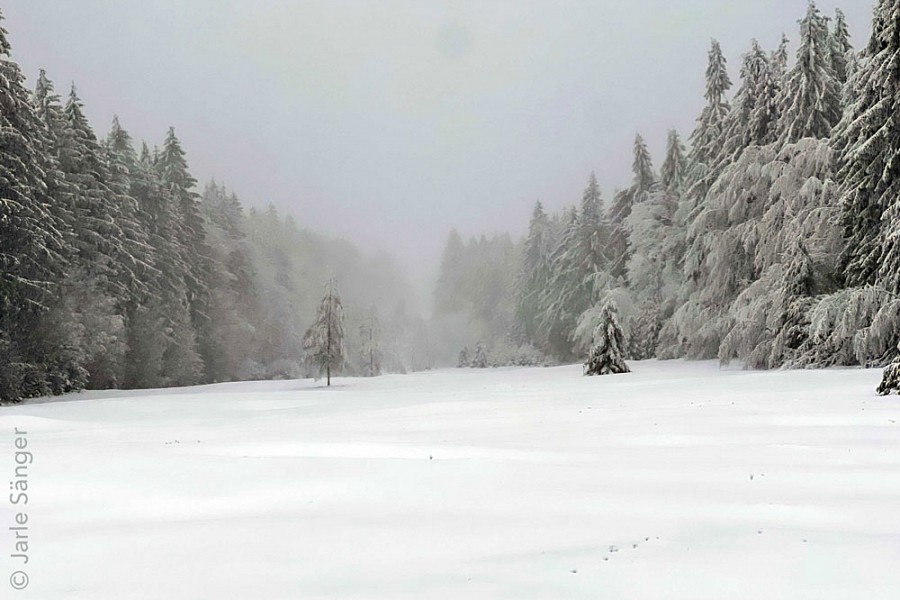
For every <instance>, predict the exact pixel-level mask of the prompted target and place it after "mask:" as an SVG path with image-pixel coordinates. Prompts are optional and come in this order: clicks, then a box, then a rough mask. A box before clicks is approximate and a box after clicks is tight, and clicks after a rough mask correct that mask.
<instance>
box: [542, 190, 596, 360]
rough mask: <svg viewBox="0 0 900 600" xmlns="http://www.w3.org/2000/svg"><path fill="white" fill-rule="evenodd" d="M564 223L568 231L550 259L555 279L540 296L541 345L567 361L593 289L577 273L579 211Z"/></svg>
mask: <svg viewBox="0 0 900 600" xmlns="http://www.w3.org/2000/svg"><path fill="white" fill-rule="evenodd" d="M565 219H566V223H565V229H564V231H563V233H562V235H561V236H560V238H559V240H558V242H557V244H556V248H554V250H553V254H552V255H551V257H550V262H551V273H552V275H551V278H550V282H549V285H547V286H546V287H545V288H544V290H543V292H542V295H541V305H542V307H543V313H542V314H541V320H540V323H539V327H540V338H541V342H542V344H541V345H543V346H544V347H546V348H547V349H548V350H549V351H550V352H552V353H553V354H554V355H555V356H559V357H563V358H568V357H569V356H570V355H571V341H570V339H569V335H570V333H571V332H572V330H573V329H574V327H575V320H576V319H577V318H578V315H580V314H581V312H583V311H584V310H585V309H586V308H587V306H589V303H590V298H589V294H590V293H591V292H592V289H591V286H590V283H589V282H586V281H585V273H582V272H581V271H580V270H579V269H578V262H579V261H578V258H577V256H576V250H577V248H579V247H580V244H579V243H578V234H579V226H578V211H577V210H576V209H575V208H574V207H573V208H571V209H570V210H568V211H567V212H566V217H565Z"/></svg>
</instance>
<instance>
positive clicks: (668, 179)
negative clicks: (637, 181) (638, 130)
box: [660, 129, 688, 195]
mask: <svg viewBox="0 0 900 600" xmlns="http://www.w3.org/2000/svg"><path fill="white" fill-rule="evenodd" d="M687 171H688V162H687V155H686V150H685V148H684V144H683V143H682V142H681V136H679V135H678V132H677V131H675V130H674V129H673V130H671V131H669V137H668V141H667V143H666V159H665V160H664V161H663V165H662V170H661V172H660V183H662V185H663V187H664V188H665V189H666V190H669V191H670V192H672V193H673V194H675V195H680V194H681V193H682V192H683V191H684V186H685V180H686V178H687Z"/></svg>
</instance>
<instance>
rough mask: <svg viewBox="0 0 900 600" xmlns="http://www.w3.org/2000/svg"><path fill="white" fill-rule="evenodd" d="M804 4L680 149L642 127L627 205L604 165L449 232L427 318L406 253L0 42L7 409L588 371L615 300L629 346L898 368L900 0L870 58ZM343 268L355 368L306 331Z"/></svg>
mask: <svg viewBox="0 0 900 600" xmlns="http://www.w3.org/2000/svg"><path fill="white" fill-rule="evenodd" d="M798 16H800V17H801V18H800V20H799V27H798V28H797V30H796V31H795V32H794V33H793V38H794V42H793V43H792V42H790V41H789V36H784V37H783V40H782V42H781V43H780V44H779V45H778V47H775V48H764V47H763V46H762V45H761V44H760V43H759V42H758V41H757V40H749V41H748V43H747V46H746V51H745V53H744V55H743V57H742V59H741V61H740V64H739V65H735V66H731V65H729V64H728V62H727V60H726V58H725V54H724V52H723V50H722V46H721V45H720V43H719V42H718V41H715V40H713V41H712V42H711V44H710V48H709V51H708V55H707V62H706V65H705V69H704V65H701V64H698V65H697V69H698V73H700V72H701V71H704V72H705V77H706V85H705V90H704V93H703V98H702V99H701V98H700V94H699V92H698V98H697V100H698V107H699V114H698V116H697V119H696V124H695V127H694V130H693V131H691V132H681V133H679V132H677V131H670V132H669V135H668V143H667V147H666V151H665V155H664V156H662V157H661V158H662V160H661V161H655V160H654V157H653V156H652V155H651V152H650V150H649V149H648V147H647V145H646V143H645V142H644V139H643V137H642V136H641V135H640V134H638V135H636V136H635V139H634V143H633V145H632V146H631V148H629V149H623V150H628V151H629V152H630V153H631V155H632V157H633V160H632V169H631V172H630V173H623V175H622V180H623V181H626V182H627V185H626V186H625V187H624V188H622V189H618V190H616V191H615V192H614V193H612V194H608V195H606V196H604V193H603V191H602V190H603V189H604V186H605V185H606V183H607V182H600V181H598V180H597V178H596V177H595V175H594V174H593V173H590V174H588V173H585V178H584V181H585V183H584V191H583V193H582V194H581V197H580V198H572V204H571V205H570V206H568V207H566V208H564V209H563V210H561V211H559V212H556V213H552V212H548V211H547V210H546V208H545V206H546V205H545V204H542V203H540V202H538V203H536V204H535V205H534V206H533V209H532V214H531V221H530V224H529V227H528V231H527V235H525V236H524V237H523V238H522V239H516V238H514V237H512V236H511V235H510V234H506V233H503V234H497V235H493V236H487V235H480V236H475V237H472V238H470V239H467V240H464V239H463V237H462V236H460V235H459V233H458V232H456V231H455V230H454V231H451V233H450V234H449V236H448V239H447V244H446V248H445V251H444V254H443V257H442V261H441V264H440V268H439V277H438V279H437V283H436V286H435V289H434V306H433V314H432V318H431V320H430V321H426V320H425V319H424V318H422V317H421V316H420V315H419V313H418V310H417V307H416V303H415V300H414V294H413V292H412V290H411V289H410V286H409V285H408V284H407V282H406V281H405V279H404V276H403V275H402V273H401V272H400V271H399V269H398V268H397V267H396V266H395V264H394V263H393V261H392V260H391V259H390V258H389V257H387V256H385V255H378V256H375V257H367V256H364V255H362V254H361V253H360V252H359V251H358V250H357V249H356V248H355V247H353V246H352V244H350V243H348V242H345V241H341V240H332V239H326V238H324V237H322V236H319V235H317V234H315V233H313V232H310V231H307V230H304V229H302V228H301V227H300V226H299V225H298V224H297V222H296V221H295V219H294V217H292V216H291V215H280V214H278V212H277V211H276V210H275V209H274V208H273V207H272V206H271V205H270V206H269V207H268V208H266V209H263V210H259V209H250V210H249V211H247V210H245V209H244V208H243V206H242V204H241V201H240V200H239V199H238V197H237V196H236V195H235V193H234V192H232V191H230V190H228V189H227V188H226V187H225V186H223V185H221V184H220V183H217V182H215V181H212V182H209V183H207V184H205V185H204V186H198V183H197V181H196V179H195V178H194V177H193V176H192V175H191V171H190V166H189V163H188V152H187V150H186V149H185V148H184V147H183V146H182V143H181V141H180V139H179V138H178V135H177V133H176V130H175V129H174V128H170V129H169V130H168V131H167V132H166V134H165V136H164V137H163V139H162V140H161V142H160V145H159V146H153V145H151V144H148V143H146V142H136V141H135V140H134V139H133V138H132V136H131V135H130V134H129V132H128V131H127V130H126V129H125V127H124V126H123V124H122V123H120V122H119V120H118V118H114V119H113V120H112V124H111V126H110V129H109V132H108V133H107V134H106V135H105V136H98V135H97V134H96V133H95V130H94V129H93V127H92V125H91V123H89V122H88V119H87V118H86V117H85V114H84V104H83V100H82V98H81V95H80V93H79V90H78V89H77V88H76V87H75V86H74V85H73V86H72V87H71V88H69V89H67V90H66V91H65V93H63V94H61V93H60V92H58V91H57V90H56V88H55V86H54V84H53V81H52V80H51V79H50V77H49V76H48V75H47V73H45V72H44V71H40V72H39V73H38V74H37V78H36V80H35V84H34V86H33V88H34V89H33V91H31V90H29V89H26V87H25V78H24V75H23V74H22V72H21V70H20V69H19V67H18V65H17V64H16V62H15V61H14V60H13V59H12V55H11V48H10V44H9V42H8V39H7V35H6V32H5V30H3V31H0V55H2V60H0V75H2V77H0V108H2V113H0V136H2V138H0V141H2V143H0V192H2V194H0V269H2V279H0V399H2V400H4V401H18V400H21V399H23V398H27V397H34V396H40V395H47V394H58V393H64V392H68V391H75V390H79V389H83V388H86V387H87V388H110V387H128V388H133V387H164V386H178V385H191V384H196V383H204V382H217V381H229V380H236V379H238V380H240V379H259V378H286V377H301V376H311V375H314V374H315V373H316V372H317V370H318V368H319V366H321V365H323V364H327V365H333V366H335V367H338V366H340V367H341V372H342V373H344V374H348V375H362V376H374V375H377V374H379V373H381V372H406V371H409V370H417V369H425V368H430V367H431V366H433V365H436V364H439V365H456V364H458V365H461V366H462V365H466V366H477V367H487V366H499V365H536V364H549V363H553V362H580V361H583V360H584V359H585V357H587V356H588V355H589V354H591V352H592V348H596V346H597V338H596V332H597V331H598V327H601V328H602V327H604V326H605V325H604V324H608V323H609V322H610V314H611V313H610V310H607V309H606V308H605V307H610V306H616V307H617V315H616V317H615V319H614V320H615V321H616V323H617V327H618V328H620V330H621V341H620V342H619V341H617V342H616V345H617V348H618V349H619V351H620V352H621V353H622V358H623V359H628V360H640V359H647V358H660V359H671V358H688V359H718V360H720V361H722V362H723V363H727V362H729V361H738V362H740V363H741V364H743V365H745V366H747V367H750V368H767V369H769V368H778V367H783V366H789V367H827V366H832V365H864V366H876V365H877V366H884V365H887V364H889V363H891V361H892V360H894V359H895V358H897V356H898V350H897V347H898V341H900V300H898V299H897V296H898V293H900V242H898V240H900V234H898V232H900V209H898V204H897V198H898V197H900V190H898V189H897V186H898V184H897V183H896V182H897V181H898V176H900V172H898V169H900V167H898V161H897V160H896V157H897V155H898V154H900V132H898V131H897V125H896V124H895V118H894V115H895V114H896V113H897V110H898V108H900V107H898V106H897V98H898V97H900V75H898V70H897V69H896V68H895V67H896V62H897V61H898V60H900V44H898V42H897V40H896V39H895V38H896V35H895V33H896V30H897V24H898V23H900V2H898V1H896V0H880V1H879V2H878V4H877V5H876V7H875V14H874V19H873V29H872V33H871V38H870V40H869V41H868V43H867V44H866V46H865V47H864V48H862V49H861V50H859V51H857V50H856V49H855V48H853V46H852V44H851V41H850V36H849V33H848V28H847V23H846V20H845V17H844V15H843V13H842V12H841V11H839V10H838V11H836V12H835V14H834V15H833V16H831V15H825V14H823V13H822V11H821V10H820V9H819V8H818V7H817V6H816V4H815V3H814V2H811V3H810V4H809V6H808V9H807V11H806V13H805V14H804V15H798ZM732 71H733V72H732ZM329 269H330V270H329ZM332 271H333V272H334V274H335V275H336V276H338V277H339V279H340V281H341V287H342V290H343V292H344V294H343V296H342V297H341V299H342V302H341V304H342V306H343V308H344V309H345V310H346V315H345V316H346V322H345V323H344V324H343V326H342V338H341V339H342V342H343V343H342V344H341V350H342V352H341V359H342V360H340V361H337V360H331V358H334V357H331V358H329V360H328V361H326V363H322V362H321V361H319V362H317V361H316V360H312V359H311V357H312V356H316V355H317V354H316V353H317V352H319V351H320V350H321V347H320V345H319V344H318V343H317V342H318V341H321V340H320V339H319V337H320V336H318V333H317V332H319V329H318V328H316V327H314V328H313V329H312V330H309V329H308V328H309V325H310V323H313V322H317V323H318V322H320V321H321V316H322V314H321V307H322V306H323V305H321V304H320V297H319V291H320V290H321V289H322V286H323V285H324V284H325V283H326V282H327V281H328V278H329V276H330V275H329V273H330V272H332ZM328 297H332V299H333V298H334V297H335V296H326V299H327V298H328ZM329 306H333V303H330V304H329ZM317 318H319V320H318V321H317ZM326 331H327V330H326ZM310 332H312V334H310ZM305 334H308V335H305ZM313 334H315V335H313ZM304 339H305V342H304ZM616 339H618V338H616ZM326 354H328V355H329V356H331V354H329V353H328V352H326ZM318 356H321V354H318ZM328 370H329V369H327V368H326V371H328ZM897 372H900V368H898V367H896V365H895V367H894V368H893V369H892V370H891V371H890V373H894V374H895V373H897ZM888 379H890V381H893V379H891V378H890V377H889V378H888ZM890 381H888V380H886V383H885V385H884V386H883V388H884V389H885V390H890V389H893V388H895V387H897V386H896V384H893V383H890Z"/></svg>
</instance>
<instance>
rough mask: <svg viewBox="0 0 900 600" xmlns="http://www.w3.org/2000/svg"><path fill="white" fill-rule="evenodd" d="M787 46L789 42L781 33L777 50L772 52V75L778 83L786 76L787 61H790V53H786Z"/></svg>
mask: <svg viewBox="0 0 900 600" xmlns="http://www.w3.org/2000/svg"><path fill="white" fill-rule="evenodd" d="M789 46H790V40H789V39H788V36H787V35H785V34H783V33H782V34H781V43H779V44H778V48H777V49H776V50H775V51H774V52H772V57H771V64H772V74H773V75H774V76H775V78H776V79H777V80H778V81H779V82H780V81H781V80H782V79H783V78H784V76H785V75H786V74H787V68H788V60H790V53H789V52H788V47H789Z"/></svg>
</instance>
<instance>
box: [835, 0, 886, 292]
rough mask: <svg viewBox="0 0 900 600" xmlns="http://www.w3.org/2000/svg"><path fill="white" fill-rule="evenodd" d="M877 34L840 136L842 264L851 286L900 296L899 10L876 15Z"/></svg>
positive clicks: (883, 7) (879, 8)
mask: <svg viewBox="0 0 900 600" xmlns="http://www.w3.org/2000/svg"><path fill="white" fill-rule="evenodd" d="M875 10H876V12H875V19H874V29H873V32H872V37H871V39H870V41H869V44H868V46H867V47H866V49H865V50H864V52H863V59H862V61H861V64H860V68H859V71H858V72H857V74H856V75H855V77H854V82H853V83H852V85H853V87H854V91H855V93H854V95H855V96H856V100H855V102H854V103H853V104H851V106H849V107H848V109H847V114H846V117H845V119H844V122H843V123H842V124H841V127H839V128H838V135H837V140H836V145H837V146H838V147H839V148H840V149H842V151H843V156H842V161H841V162H842V168H841V170H840V174H839V177H840V179H841V181H842V192H843V193H842V197H841V204H842V206H843V207H844V213H843V224H844V233H845V236H846V238H847V245H846V250H845V252H844V255H843V257H842V264H843V265H844V270H845V275H846V279H847V284H848V285H850V286H863V285H874V284H877V283H881V282H884V283H885V284H886V285H887V286H888V289H890V290H891V291H896V290H897V289H898V281H900V261H898V260H897V256H898V249H900V245H898V243H897V239H898V238H897V233H896V232H897V231H898V219H897V216H898V214H897V211H896V209H893V210H892V209H891V207H894V206H896V198H897V197H898V196H900V160H898V158H900V124H898V122H897V119H896V115H897V114H898V111H900V67H898V65H900V38H898V28H900V26H898V22H900V3H898V2H890V1H887V0H883V1H882V2H880V3H879V4H878V6H877V7H876V9H875Z"/></svg>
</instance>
